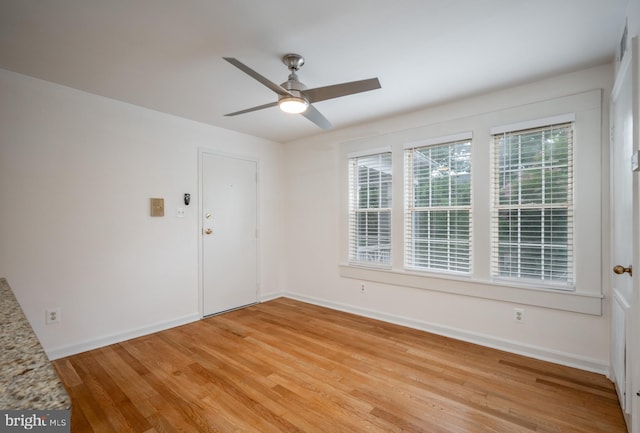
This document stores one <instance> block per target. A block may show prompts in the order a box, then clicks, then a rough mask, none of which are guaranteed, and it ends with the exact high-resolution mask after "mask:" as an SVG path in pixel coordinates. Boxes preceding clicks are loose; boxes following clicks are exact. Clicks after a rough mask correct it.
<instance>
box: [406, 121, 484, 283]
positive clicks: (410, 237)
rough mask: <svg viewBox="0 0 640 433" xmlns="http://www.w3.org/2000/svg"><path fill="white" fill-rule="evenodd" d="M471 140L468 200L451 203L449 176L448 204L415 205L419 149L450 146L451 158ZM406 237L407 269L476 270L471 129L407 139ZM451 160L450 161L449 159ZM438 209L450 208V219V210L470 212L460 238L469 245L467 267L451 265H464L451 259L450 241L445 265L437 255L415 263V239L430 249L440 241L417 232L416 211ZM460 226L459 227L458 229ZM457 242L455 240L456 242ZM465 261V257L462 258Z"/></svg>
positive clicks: (469, 272)
mask: <svg viewBox="0 0 640 433" xmlns="http://www.w3.org/2000/svg"><path fill="white" fill-rule="evenodd" d="M463 144H468V165H469V173H468V174H467V175H468V176H469V203H468V204H464V205H458V204H452V203H451V201H452V200H451V193H452V191H451V189H450V188H451V178H449V180H450V182H449V185H448V195H449V196H448V197H447V199H448V204H447V205H446V206H440V205H428V206H416V197H415V188H414V181H415V179H416V173H415V172H414V168H415V165H414V161H415V157H416V152H419V151H423V150H429V151H432V150H435V149H438V148H448V153H449V158H451V149H452V148H453V147H454V146H457V145H463ZM403 147H404V155H403V157H404V172H403V176H404V182H403V183H404V238H403V250H404V256H403V264H404V269H406V270H408V271H415V272H420V273H429V272H435V273H442V274H445V275H452V276H467V277H468V276H470V275H472V274H473V168H472V166H473V157H472V152H473V134H472V133H471V132H464V133H459V134H453V135H448V136H442V137H435V138H430V139H427V140H423V141H420V142H413V143H407V144H405V145H404V146H403ZM449 162H451V161H449ZM431 179H433V177H432V176H429V184H430V185H431ZM429 197H433V189H432V188H431V186H430V187H429ZM438 212H447V221H448V222H449V221H450V212H467V219H468V225H467V226H466V230H467V238H466V242H459V243H460V244H462V243H464V244H465V246H466V249H467V253H466V261H467V266H466V269H464V270H460V269H452V268H456V267H458V268H460V267H462V265H461V264H459V263H458V262H457V261H456V260H455V258H453V260H452V255H451V252H452V250H451V243H450V242H447V243H446V250H447V252H446V255H445V256H446V257H444V256H443V257H442V259H445V260H446V261H447V264H446V266H440V267H437V266H436V263H434V262H435V261H436V260H437V259H432V258H431V257H429V258H427V261H428V262H429V263H428V264H427V265H426V266H420V265H419V264H416V260H415V256H416V255H415V245H416V240H420V241H421V242H422V243H424V244H425V245H427V249H428V250H430V247H431V245H437V244H438V243H439V242H438V241H437V240H436V239H432V238H431V237H430V236H427V237H426V238H422V237H418V236H415V234H414V228H415V218H414V216H415V215H416V214H417V213H426V214H427V215H429V216H430V215H431V213H438ZM450 229H451V227H450V226H449V224H448V225H447V232H448V234H450ZM456 230H457V229H456ZM454 243H455V242H454ZM461 261H462V260H461Z"/></svg>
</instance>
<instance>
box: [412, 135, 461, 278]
mask: <svg viewBox="0 0 640 433" xmlns="http://www.w3.org/2000/svg"><path fill="white" fill-rule="evenodd" d="M405 181H406V183H405V197H406V199H405V206H406V208H405V267H406V268H407V269H415V270H435V271H452V272H462V273H469V272H470V270H471V220H472V217H471V136H470V135H469V137H468V138H465V139H463V140H459V141H453V142H448V143H444V144H436V145H427V146H422V147H411V148H407V149H405Z"/></svg>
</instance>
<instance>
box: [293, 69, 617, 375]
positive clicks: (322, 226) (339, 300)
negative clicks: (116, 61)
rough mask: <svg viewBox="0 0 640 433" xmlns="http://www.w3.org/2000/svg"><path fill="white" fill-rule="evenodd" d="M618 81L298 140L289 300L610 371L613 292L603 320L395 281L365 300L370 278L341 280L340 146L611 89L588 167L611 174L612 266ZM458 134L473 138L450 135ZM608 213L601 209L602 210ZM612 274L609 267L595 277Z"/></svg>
mask: <svg viewBox="0 0 640 433" xmlns="http://www.w3.org/2000/svg"><path fill="white" fill-rule="evenodd" d="M612 80H613V66H612V65H604V66H601V67H597V68H591V69H588V70H583V71H578V72H576V73H573V74H567V75H562V76H558V77H554V78H550V79H547V80H544V81H540V82H537V83H531V84H528V85H523V86H518V87H514V88H511V89H505V90H502V91H498V92H494V93H491V94H487V95H482V96H478V97H473V98H469V99H465V100H461V101H456V102H453V103H450V104H444V105H441V106H437V107H431V108H427V109H425V110H423V111H419V112H414V113H410V114H406V115H404V116H399V117H396V118H392V119H386V120H383V121H379V122H373V123H368V124H364V125H360V126H357V127H353V128H349V129H345V130H340V131H335V132H332V133H329V134H323V135H318V136H316V137H313V138H309V139H304V140H298V141H295V142H292V143H288V144H287V146H286V150H285V159H286V163H285V168H286V170H287V174H286V186H287V191H286V217H287V221H286V224H287V242H286V263H287V273H286V278H287V280H286V290H287V293H288V294H290V295H291V296H293V297H297V298H299V299H302V300H307V301H311V302H316V303H318V304H323V305H327V306H331V307H334V308H339V309H344V310H348V311H354V312H358V313H360V314H365V315H369V316H372V317H379V318H383V319H385V320H390V321H395V322H398V323H403V324H407V325H409V326H414V327H417V328H421V329H427V330H432V331H434V332H438V333H442V334H446V335H451V336H454V337H457V338H462V339H466V340H470V341H476V342H479V343H482V344H486V345H490V346H495V347H500V348H505V349H508V350H511V351H516V352H522V353H525V354H528V355H532V356H536V357H539V358H544V359H550V360H554V361H557V362H561V363H564V364H569V365H575V366H578V367H581V368H585V369H589V370H593V371H599V372H602V373H608V365H609V341H610V337H609V329H610V328H609V320H610V319H609V316H610V313H609V310H610V309H609V307H608V305H609V302H610V300H609V293H608V292H607V289H606V288H605V289H603V291H604V293H603V295H604V301H603V305H602V315H597V314H582V313H576V312H569V311H562V310H559V309H555V308H544V307H540V306H533V305H530V304H529V305H527V304H526V302H525V301H524V300H525V298H526V297H523V298H522V299H523V302H525V304H515V303H512V302H505V301H504V300H503V301H498V300H495V299H482V298H479V297H475V296H466V295H460V294H452V293H447V292H443V291H440V290H438V289H434V290H429V289H426V288H412V287H406V286H401V285H393V284H391V283H389V282H388V281H387V283H380V282H365V284H366V289H365V292H364V293H362V292H361V290H360V289H361V284H362V283H363V281H362V280H359V279H357V278H344V277H341V273H340V268H339V265H340V264H341V257H342V256H344V254H343V253H344V251H342V250H344V245H345V243H344V236H345V235H346V233H345V231H344V229H343V226H344V224H343V223H341V221H340V216H341V215H343V214H344V207H345V205H346V204H345V203H344V200H342V199H341V197H344V192H343V191H341V188H344V187H345V186H344V185H343V183H344V182H341V179H344V178H345V175H344V173H342V171H343V170H341V167H344V164H341V158H343V157H344V155H343V154H342V153H341V150H340V149H341V147H344V143H345V142H358V143H359V144H361V143H366V142H367V140H368V139H367V138H366V137H370V140H371V142H372V143H374V145H373V147H374V148H375V147H380V144H381V143H382V142H384V141H385V137H395V136H403V135H406V136H409V135H411V134H412V133H413V131H415V130H420V129H429V128H428V127H429V126H430V125H431V126H433V125H441V124H445V123H447V122H451V121H453V120H455V119H462V118H466V119H470V123H474V119H479V118H480V117H482V116H485V115H486V113H493V112H499V111H500V110H506V109H509V108H512V107H522V106H525V105H527V104H532V103H535V102H539V101H546V100H550V99H554V98H560V97H564V96H569V95H573V94H576V93H581V92H586V91H589V90H594V89H603V91H602V94H603V101H602V104H601V106H602V128H601V137H600V142H601V146H602V149H601V150H602V151H601V153H598V152H596V153H595V158H594V157H593V156H592V157H591V160H590V161H588V162H587V163H588V164H595V166H596V167H598V166H600V168H601V169H602V179H603V180H602V182H603V184H602V187H601V188H598V190H597V191H596V200H598V199H601V200H602V209H604V210H602V211H601V215H600V216H599V217H600V218H596V219H597V220H600V221H601V224H602V227H595V228H594V232H593V233H594V236H596V237H600V236H601V234H600V229H601V230H602V233H603V234H605V235H604V236H603V237H602V242H601V243H600V242H597V245H598V246H601V248H602V251H596V252H594V254H597V255H600V253H602V257H603V258H605V259H606V260H605V259H603V260H602V265H601V267H604V266H606V265H607V264H605V263H604V262H605V261H607V260H608V257H609V255H608V248H609V245H608V240H607V236H606V234H608V230H609V229H608V210H607V209H608V191H609V188H608V136H607V132H606V131H608V106H609V102H608V95H609V93H610V91H611V86H612ZM556 114H562V113H556ZM598 120H599V119H596V122H598ZM598 126H599V125H598ZM434 129H437V128H434ZM453 132H463V131H447V133H453ZM442 135H446V134H445V133H443V134H442ZM425 138H428V137H425ZM600 157H601V160H600ZM594 159H595V161H594ZM581 167H583V166H581ZM597 175H598V174H597V173H596V176H597ZM601 191H602V193H601ZM600 195H602V196H601V197H599V196H600ZM599 210H600V206H599V205H598V206H597V207H596V210H595V211H596V212H598V211H599ZM598 240H599V241H600V239H598ZM598 262H599V260H597V261H596V263H598ZM585 271H587V269H577V273H578V274H580V273H581V272H585ZM603 274H604V272H602V269H600V270H598V272H595V273H591V275H596V276H600V275H603ZM597 278H598V277H596V279H597ZM600 278H601V277H600ZM445 283H446V284H449V282H445ZM454 284H455V283H454ZM449 285H450V284H449ZM596 286H598V287H600V288H602V287H603V284H602V281H596ZM480 289H482V287H480ZM578 289H580V288H578ZM533 296H534V297H535V293H534V295H533ZM489 297H491V296H489ZM598 302H599V301H598ZM514 307H521V308H525V318H526V319H525V323H515V321H514V319H513V309H514Z"/></svg>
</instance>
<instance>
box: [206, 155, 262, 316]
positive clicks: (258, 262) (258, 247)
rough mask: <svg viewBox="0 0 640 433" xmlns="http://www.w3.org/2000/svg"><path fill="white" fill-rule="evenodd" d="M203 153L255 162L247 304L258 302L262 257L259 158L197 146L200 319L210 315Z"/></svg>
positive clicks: (260, 166) (260, 165) (260, 164)
mask: <svg viewBox="0 0 640 433" xmlns="http://www.w3.org/2000/svg"><path fill="white" fill-rule="evenodd" d="M204 155H213V156H221V157H224V158H235V159H240V160H243V161H249V162H254V163H255V164H256V177H257V179H256V227H257V229H256V230H257V233H256V302H255V303H253V304H249V305H255V304H257V303H259V302H260V288H261V286H260V281H261V280H262V279H261V272H260V268H261V262H262V259H261V257H262V253H261V252H262V248H261V235H260V234H261V227H262V221H261V211H260V209H261V207H260V202H261V200H260V196H261V194H260V193H261V185H260V179H261V175H260V172H261V168H262V163H261V161H260V159H259V158H257V157H252V156H247V155H242V154H238V153H229V152H223V151H220V150H217V149H210V148H206V147H199V148H198V312H199V314H200V319H203V318H205V317H209V316H210V315H207V316H205V314H204V263H203V251H204V242H203V236H202V232H203V230H204V225H203V223H202V214H203V212H204V209H203V189H204V186H203V184H202V180H203V168H202V164H203V158H204ZM227 311H233V309H232V310H227ZM224 312H226V311H224ZM220 313H223V312H220ZM220 313H219V314H220Z"/></svg>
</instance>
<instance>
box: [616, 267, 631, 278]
mask: <svg viewBox="0 0 640 433" xmlns="http://www.w3.org/2000/svg"><path fill="white" fill-rule="evenodd" d="M613 272H615V273H616V274H618V275H622V274H624V273H625V272H628V273H629V276H632V275H633V273H632V270H631V265H629V267H628V268H625V267H624V266H622V265H615V266H614V267H613Z"/></svg>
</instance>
